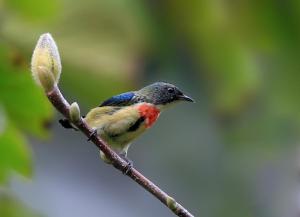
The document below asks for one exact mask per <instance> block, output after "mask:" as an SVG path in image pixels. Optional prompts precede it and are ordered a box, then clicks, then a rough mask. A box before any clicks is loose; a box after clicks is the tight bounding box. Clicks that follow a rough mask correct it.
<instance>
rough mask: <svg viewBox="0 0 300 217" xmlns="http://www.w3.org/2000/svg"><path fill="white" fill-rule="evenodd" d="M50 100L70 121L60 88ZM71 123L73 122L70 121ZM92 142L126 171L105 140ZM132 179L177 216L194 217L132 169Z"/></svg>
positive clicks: (79, 124) (80, 123)
mask: <svg viewBox="0 0 300 217" xmlns="http://www.w3.org/2000/svg"><path fill="white" fill-rule="evenodd" d="M46 94H47V97H48V99H49V100H50V102H51V103H52V104H53V106H54V107H55V108H56V109H57V110H58V111H59V112H60V113H61V114H63V115H64V116H65V117H66V118H68V119H69V120H70V115H69V114H70V112H69V108H70V105H69V103H68V102H67V101H66V100H65V98H64V97H63V95H62V94H61V92H60V90H59V88H58V87H57V86H55V87H54V88H53V90H51V91H50V92H48V93H46ZM70 121H71V120H70ZM73 124H75V125H76V126H77V127H78V129H79V130H80V131H82V132H83V133H84V134H85V135H86V136H87V137H90V135H91V134H92V133H93V131H92V130H91V129H90V128H89V127H88V125H87V124H86V123H85V121H84V119H82V118H81V119H80V120H79V121H78V122H77V123H73ZM91 141H92V142H93V143H94V144H95V145H96V146H97V147H98V148H99V149H100V150H101V151H102V152H103V153H104V154H105V156H106V157H107V158H108V159H109V160H110V161H111V162H112V164H113V166H114V167H115V168H116V169H118V170H120V171H122V172H123V171H125V170H126V169H128V168H127V166H128V163H127V162H126V161H124V160H123V159H122V158H121V157H119V156H118V155H117V154H116V153H115V152H114V151H113V150H112V149H111V148H110V147H109V146H108V145H107V144H106V143H105V142H104V141H103V140H101V139H100V138H99V137H98V136H93V137H91ZM126 175H127V176H129V177H130V178H131V179H133V180H134V181H135V182H136V183H138V184H139V185H140V186H142V187H143V188H144V189H145V190H147V191H148V192H150V193H151V194H153V195H154V196H155V197H156V198H157V199H159V200H160V201H161V202H162V203H163V204H165V205H166V206H167V207H168V208H169V209H170V210H172V211H173V212H174V213H175V214H176V215H177V216H181V217H193V215H192V214H191V213H190V212H189V211H188V210H186V209H185V208H184V207H183V206H182V205H180V204H179V203H177V202H176V201H175V200H174V199H173V198H172V197H170V196H169V195H168V194H166V193H165V192H164V191H162V190H161V189H160V188H159V187H157V186H156V185H155V184H153V183H152V182H151V181H150V180H149V179H147V178H146V177H145V176H143V175H142V174H141V173H140V172H139V171H137V170H136V169H134V168H131V169H130V170H129V171H128V172H127V173H126Z"/></svg>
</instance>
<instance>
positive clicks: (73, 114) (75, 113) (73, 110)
mask: <svg viewBox="0 0 300 217" xmlns="http://www.w3.org/2000/svg"><path fill="white" fill-rule="evenodd" d="M70 119H71V121H72V122H73V123H77V122H78V121H79V120H80V109H79V106H78V104H77V102H73V103H72V104H71V105H70Z"/></svg>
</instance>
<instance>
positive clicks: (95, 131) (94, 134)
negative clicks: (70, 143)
mask: <svg viewBox="0 0 300 217" xmlns="http://www.w3.org/2000/svg"><path fill="white" fill-rule="evenodd" d="M96 135H97V130H93V132H92V133H91V135H90V136H89V138H88V140H87V141H91V139H92V138H93V137H95V136H96Z"/></svg>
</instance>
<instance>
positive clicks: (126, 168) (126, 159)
mask: <svg viewBox="0 0 300 217" xmlns="http://www.w3.org/2000/svg"><path fill="white" fill-rule="evenodd" d="M119 156H120V157H121V158H122V159H123V160H125V161H126V162H127V165H126V166H125V168H124V170H123V174H124V175H127V174H128V173H129V172H130V171H131V169H132V168H133V161H132V160H130V159H129V158H128V157H127V156H126V153H120V154H119Z"/></svg>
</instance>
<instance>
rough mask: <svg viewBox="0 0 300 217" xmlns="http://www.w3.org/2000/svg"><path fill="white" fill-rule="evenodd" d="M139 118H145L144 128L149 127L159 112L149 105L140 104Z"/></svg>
mask: <svg viewBox="0 0 300 217" xmlns="http://www.w3.org/2000/svg"><path fill="white" fill-rule="evenodd" d="M138 111H139V113H140V115H141V117H143V118H145V125H146V127H147V128H148V127H151V126H152V125H153V124H154V123H155V121H156V120H157V118H158V116H159V114H160V110H159V109H158V108H156V107H155V106H154V105H152V104H150V103H142V104H141V105H139V106H138Z"/></svg>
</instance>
